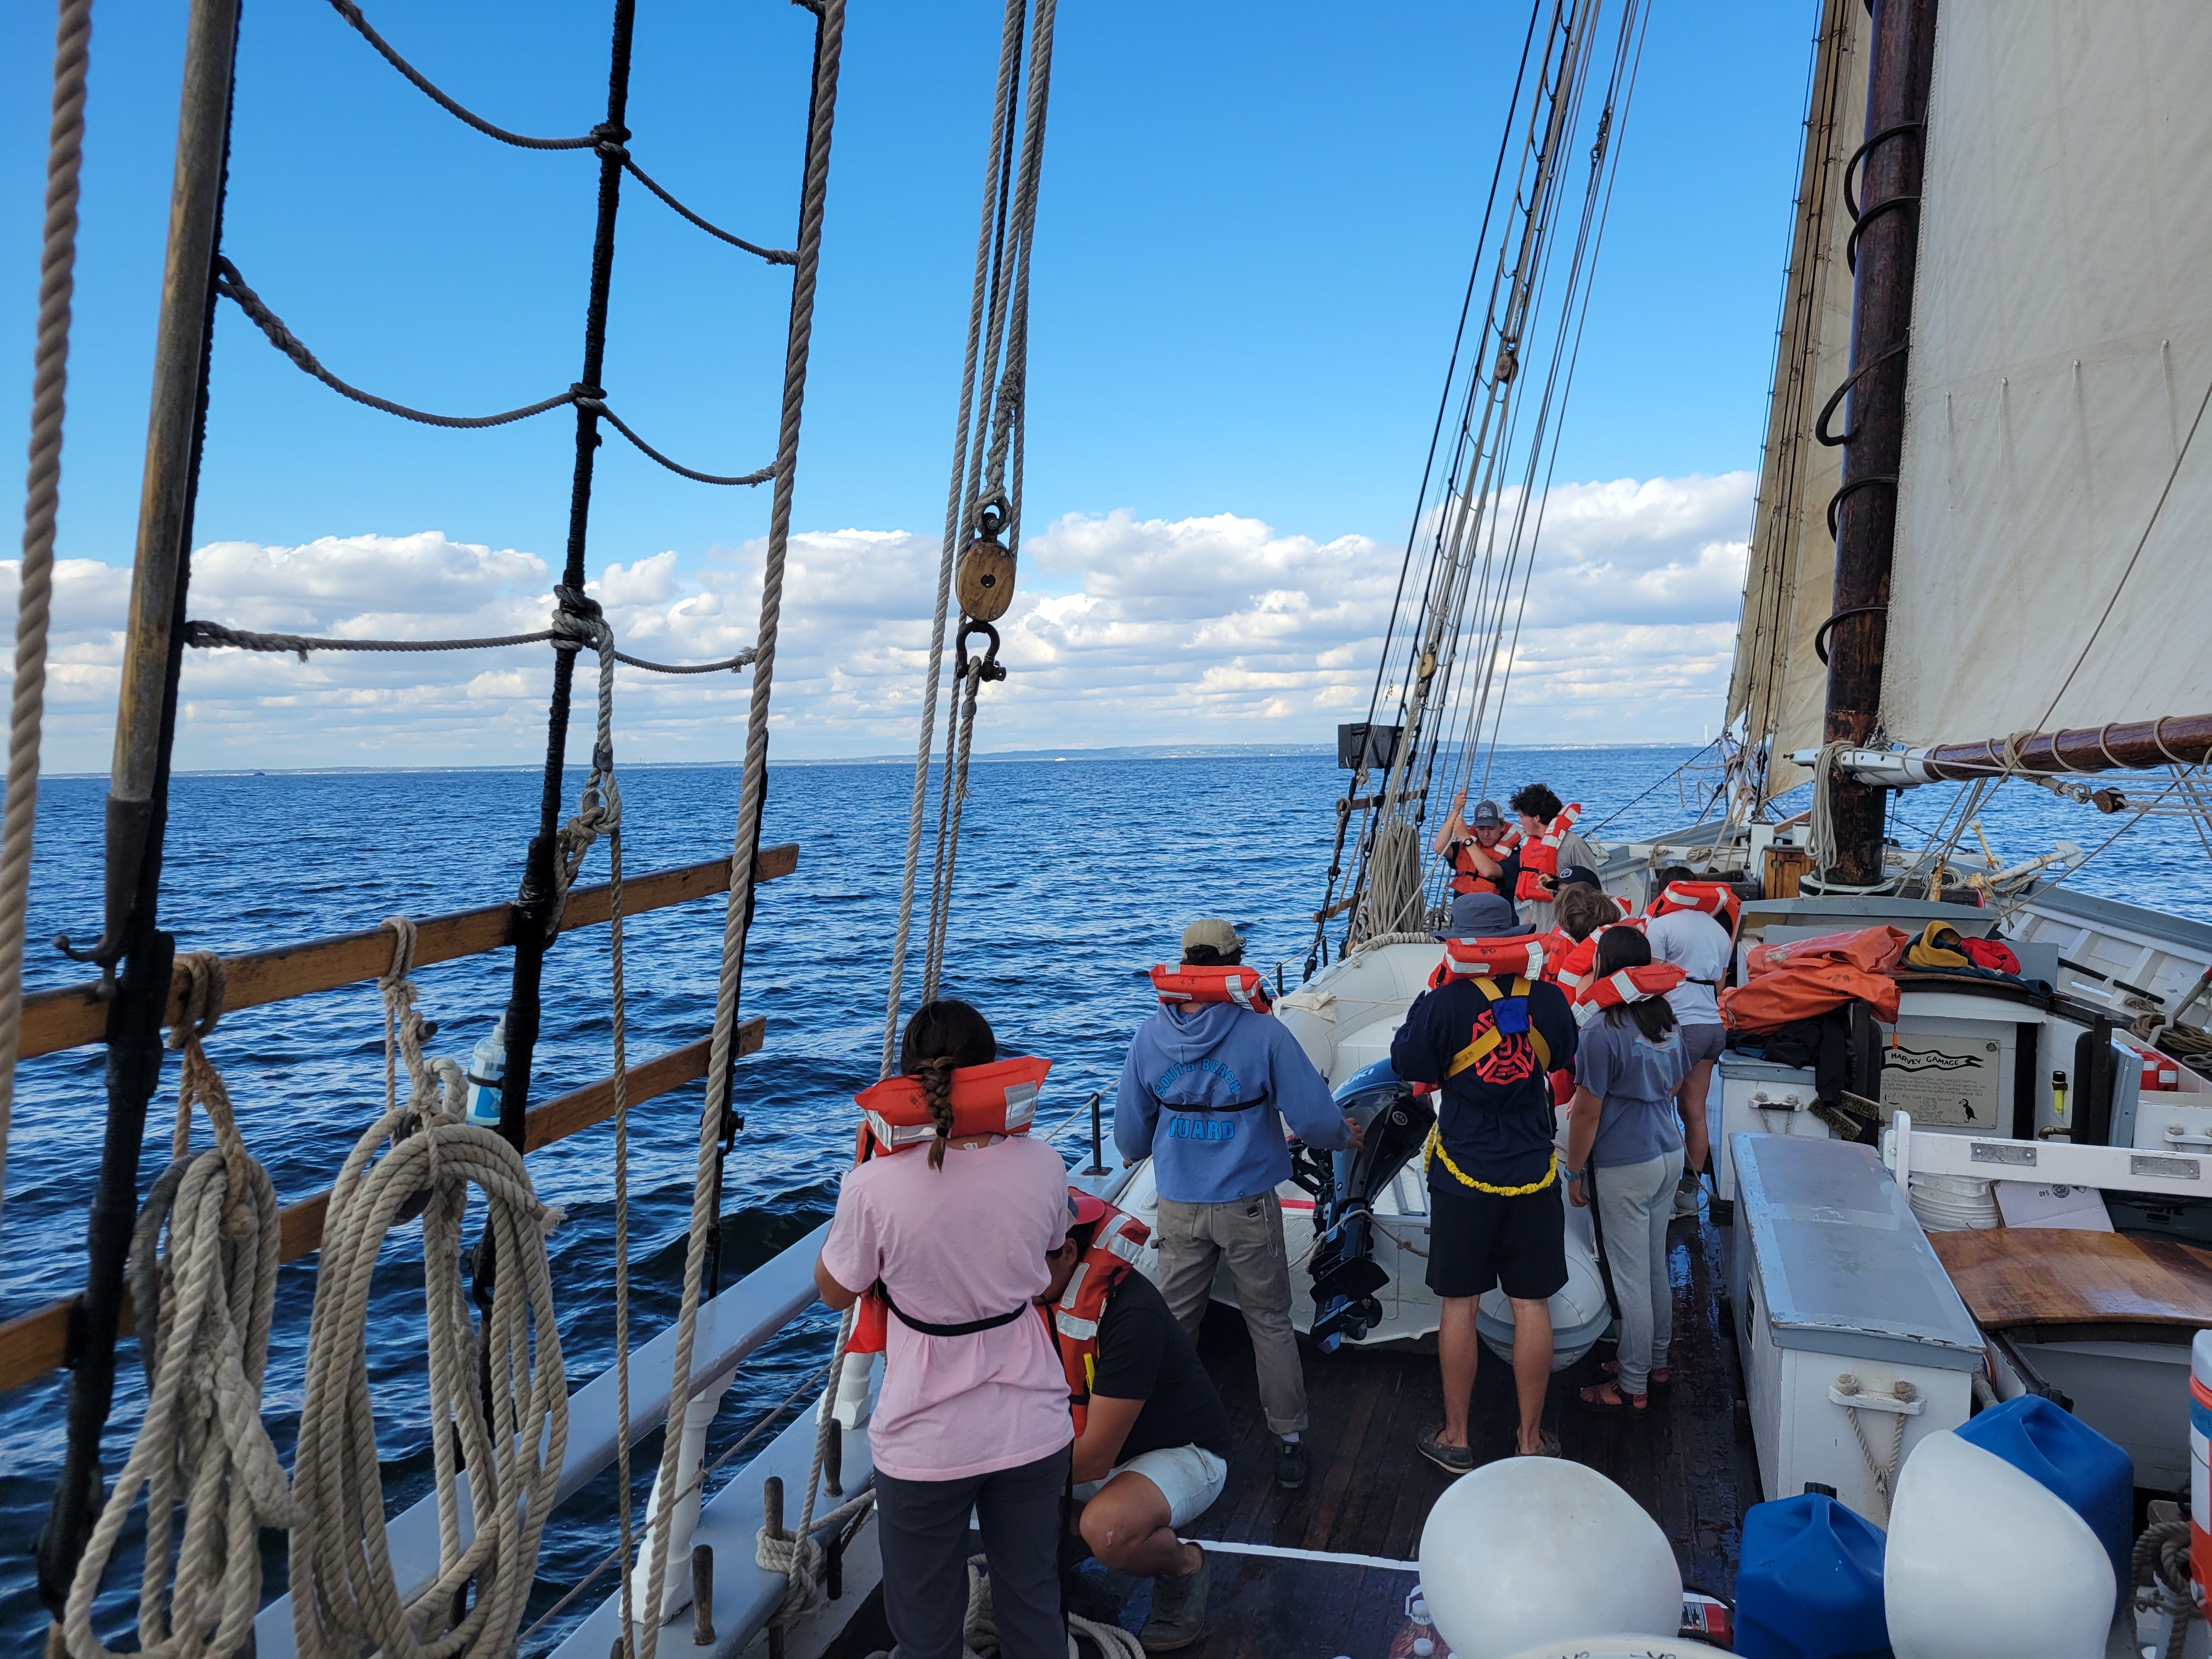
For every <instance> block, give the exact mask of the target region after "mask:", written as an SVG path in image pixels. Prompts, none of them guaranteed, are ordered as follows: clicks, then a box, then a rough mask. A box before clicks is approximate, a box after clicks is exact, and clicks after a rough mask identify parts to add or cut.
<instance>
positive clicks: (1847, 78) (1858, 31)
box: [1728, 0, 1869, 794]
mask: <svg viewBox="0 0 2212 1659" xmlns="http://www.w3.org/2000/svg"><path fill="white" fill-rule="evenodd" d="M1868 34H1869V23H1868V20H1867V13H1866V8H1865V6H1864V5H1863V4H1862V3H1861V0H1826V4H1825V5H1824V6H1823V8H1822V15H1821V20H1820V40H1819V42H1818V45H1817V46H1816V48H1815V53H1816V55H1815V58H1814V68H1813V80H1812V89H1811V99H1810V102H1809V105H1808V109H1807V112H1806V121H1805V152H1804V159H1803V162H1802V166H1801V167H1800V169H1799V173H1798V183H1797V213H1796V227H1795V228H1794V229H1793V231H1792V233H1791V236H1790V270H1789V275H1788V277H1787V279H1786V281H1785V282H1784V288H1783V296H1782V319H1781V328H1780V336H1779V338H1778V341H1777V343H1776V348H1775V356H1774V386H1773V392H1772V395H1771V401H1770V403H1769V404H1768V407H1767V416H1766V447H1765V455H1764V457H1763V458H1762V459H1761V462H1760V466H1759V506H1758V510H1757V512H1756V513H1755V515H1754V517H1753V525H1752V535H1751V556H1750V559H1749V561H1748V562H1747V567H1746V568H1745V571H1744V587H1743V615H1742V619H1741V623H1740V624H1739V625H1738V628H1737V631H1736V641H1735V671H1734V673H1733V674H1732V675H1731V676H1730V677H1729V704H1728V718H1729V720H1730V721H1734V720H1735V719H1736V718H1737V716H1739V715H1741V716H1743V717H1744V720H1745V726H1746V731H1747V737H1748V739H1749V741H1750V743H1751V744H1752V746H1753V748H1754V749H1755V748H1756V747H1757V746H1758V744H1759V739H1760V738H1762V737H1765V736H1768V735H1771V736H1772V737H1773V738H1774V740H1775V741H1774V743H1773V745H1772V751H1773V752H1772V758H1771V762H1770V763H1769V770H1768V772H1767V775H1766V785H1765V789H1766V793H1768V794H1779V793H1782V792H1783V791H1784V790H1786V789H1789V788H1791V787H1794V786H1795V785H1796V784H1799V783H1802V782H1803V781H1805V779H1806V778H1807V777H1808V776H1809V775H1810V774H1808V773H1807V772H1806V771H1805V770H1804V769H1802V768H1800V767H1796V766H1794V765H1792V764H1791V763H1790V761H1789V760H1788V758H1787V756H1788V754H1789V752H1790V750H1793V749H1799V748H1806V747H1810V746H1812V745H1814V744H1818V743H1819V742H1820V716H1821V707H1822V703H1823V701H1824V699H1825V696H1826V691H1827V671H1826V669H1825V668H1824V667H1822V666H1821V665H1820V661H1819V659H1817V658H1815V657H1814V654H1813V648H1812V640H1813V632H1814V629H1817V628H1818V627H1819V626H1820V622H1821V619H1822V618H1823V617H1826V615H1827V614H1828V606H1829V601H1830V589H1831V588H1832V586H1833V584H1834V580H1835V565H1836V550H1835V543H1834V541H1833V539H1832V538H1831V537H1830V536H1829V534H1828V526H1827V518H1826V509H1827V503H1828V498H1829V497H1830V496H1831V495H1834V494H1835V492H1836V486H1837V485H1838V483H1841V482H1842V466H1843V459H1842V458H1843V452H1842V451H1841V450H1838V449H1830V448H1825V447H1822V446H1820V444H1817V443H1815V442H1814V441H1813V421H1814V416H1816V415H1818V414H1819V413H1820V405H1821V404H1822V403H1823V402H1825V401H1826V398H1827V396H1828V393H1829V392H1831V391H1832V389H1833V388H1834V387H1835V386H1837V385H1838V383H1840V382H1841V381H1842V380H1843V378H1844V375H1845V374H1848V373H1849V372H1850V345H1851V278H1850V270H1848V269H1847V268H1846V266H1845V264H1844V239H1845V238H1846V237H1847V236H1848V235H1849V234H1850V219H1849V218H1848V216H1846V215H1845V213H1844V194H1843V175H1844V163H1845V162H1846V161H1849V160H1850V155H1851V152H1852V151H1853V150H1854V149H1857V147H1858V143H1859V139H1860V137H1861V136H1862V134H1863V132H1864V131H1865V128H1866V78H1867V54H1866V48H1867V40H1868Z"/></svg>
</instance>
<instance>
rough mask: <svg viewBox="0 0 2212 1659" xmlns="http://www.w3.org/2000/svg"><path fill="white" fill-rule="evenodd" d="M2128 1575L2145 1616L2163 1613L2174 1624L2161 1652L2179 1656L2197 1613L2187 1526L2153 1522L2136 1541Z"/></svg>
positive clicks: (2182, 1523)
mask: <svg viewBox="0 0 2212 1659" xmlns="http://www.w3.org/2000/svg"><path fill="white" fill-rule="evenodd" d="M2130 1567H2131V1569H2132V1571H2130V1573H2129V1574H2128V1578H2129V1582H2130V1585H2131V1586H2132V1587H2133V1588H2134V1589H2135V1603H2136V1607H2138V1608H2139V1609H2141V1610H2142V1611H2143V1612H2145V1613H2164V1614H2166V1617H2167V1618H2169V1619H2171V1620H2172V1621H2173V1623H2172V1629H2171V1631H2170V1632H2169V1634H2168V1635H2167V1638H2166V1644H2165V1647H2164V1649H2163V1651H2165V1652H2166V1653H2170V1654H2179V1652H2180V1651H2181V1650H2182V1644H2181V1635H2182V1632H2183V1630H2184V1629H2185V1627H2186V1626H2187V1625H2188V1623H2189V1621H2190V1620H2191V1619H2193V1618H2196V1617H2197V1614H2198V1613H2199V1611H2200V1610H2199V1608H2198V1607H2197V1596H2196V1594H2195V1592H2194V1590H2193V1589H2191V1583H2190V1571H2189V1522H2187V1521H2186V1520H2179V1521H2154V1522H2151V1524H2150V1525H2149V1526H2148V1527H2146V1528H2143V1530H2142V1534H2141V1535H2140V1536H2139V1537H2137V1538H2136V1547H2135V1552H2134V1553H2133V1555H2132V1556H2131V1557H2130Z"/></svg>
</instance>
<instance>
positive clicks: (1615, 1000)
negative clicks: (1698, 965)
mask: <svg viewBox="0 0 2212 1659" xmlns="http://www.w3.org/2000/svg"><path fill="white" fill-rule="evenodd" d="M1688 977H1689V975H1687V974H1685V973H1684V972H1683V971H1682V970H1681V969H1680V968H1677V967H1676V966H1675V965H1674V963H1671V962H1655V963H1650V964H1648V965H1647V966H1644V967H1642V968H1623V969H1620V970H1618V971H1617V972H1614V973H1611V974H1607V975H1606V976H1605V977H1604V978H1603V979H1601V980H1596V981H1593V982H1592V983H1591V984H1590V985H1589V986H1588V987H1586V988H1584V989H1583V991H1582V992H1581V993H1580V994H1577V997H1576V998H1575V1024H1577V1025H1587V1024H1589V1023H1590V1021H1591V1020H1593V1019H1595V1018H1596V1017H1597V1015H1598V1014H1599V1013H1600V1012H1602V1011H1603V1010H1605V1009H1607V1008H1625V1007H1626V1006H1628V1005H1629V1004H1630V1003H1632V1002H1643V1001H1645V1000H1648V999H1650V998H1652V997H1660V996H1664V995H1666V994H1667V993H1668V992H1669V991H1671V990H1673V989H1674V987H1676V986H1678V985H1680V983H1681V982H1682V981H1684V980H1686V979H1687V978H1688Z"/></svg>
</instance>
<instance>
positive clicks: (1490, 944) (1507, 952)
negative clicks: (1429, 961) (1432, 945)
mask: <svg viewBox="0 0 2212 1659" xmlns="http://www.w3.org/2000/svg"><path fill="white" fill-rule="evenodd" d="M1550 937H1551V936H1550V935H1549V934H1544V935H1541V936H1540V935H1538V934H1535V933H1516V934H1513V935H1511V936H1510V937H1508V938H1505V939H1446V940H1445V941H1444V957H1443V961H1442V962H1439V963H1437V965H1436V968H1435V969H1434V971H1433V972H1431V974H1430V975H1429V988H1430V989H1431V991H1433V990H1435V989H1436V988H1437V987H1438V986H1440V985H1442V984H1443V982H1444V981H1446V980H1451V979H1485V978H1492V979H1510V978H1512V977H1514V976H1515V975H1518V976H1519V977H1521V978H1522V979H1541V978H1542V977H1543V976H1544V964H1545V959H1546V957H1545V949H1544V941H1545V939H1548V938H1550Z"/></svg>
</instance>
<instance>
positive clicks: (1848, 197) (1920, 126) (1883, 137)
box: [1844, 121, 1928, 224]
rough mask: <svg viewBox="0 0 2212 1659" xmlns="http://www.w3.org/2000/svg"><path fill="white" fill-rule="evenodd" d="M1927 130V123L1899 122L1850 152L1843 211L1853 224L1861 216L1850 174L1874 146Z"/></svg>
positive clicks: (1846, 164) (1846, 168) (1845, 168)
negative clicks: (1906, 134) (1909, 133)
mask: <svg viewBox="0 0 2212 1659" xmlns="http://www.w3.org/2000/svg"><path fill="white" fill-rule="evenodd" d="M1927 130H1928V123H1927V122H1925V121H1899V122H1898V123H1897V124H1896V125H1894V126H1887V127H1884V128H1883V129H1882V130H1881V131H1880V132H1877V133H1876V134H1875V136H1874V137H1871V138H1869V139H1868V140H1867V141H1866V143H1863V144H1861V145H1860V146H1859V147H1858V148H1857V149H1855V150H1853V151H1852V152H1851V156H1850V160H1849V161H1845V162H1844V212H1846V213H1848V214H1850V216H1851V222H1852V223H1853V224H1857V223H1858V222H1859V220H1860V219H1861V217H1863V215H1862V214H1861V212H1860V210H1859V198H1858V192H1857V191H1854V190H1853V189H1852V188H1851V174H1852V173H1854V172H1856V171H1857V167H1858V165H1859V163H1860V162H1862V161H1865V160H1866V158H1867V152H1868V151H1869V150H1870V149H1873V148H1874V147H1875V145H1876V144H1879V143H1886V142H1887V141H1888V140H1889V139H1892V138H1895V137H1900V136H1902V135H1903V134H1905V133H1908V132H1925V131H1927ZM1897 199H1899V200H1900V201H1902V200H1905V197H1899V198H1897ZM1914 199H1917V198H1914Z"/></svg>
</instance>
